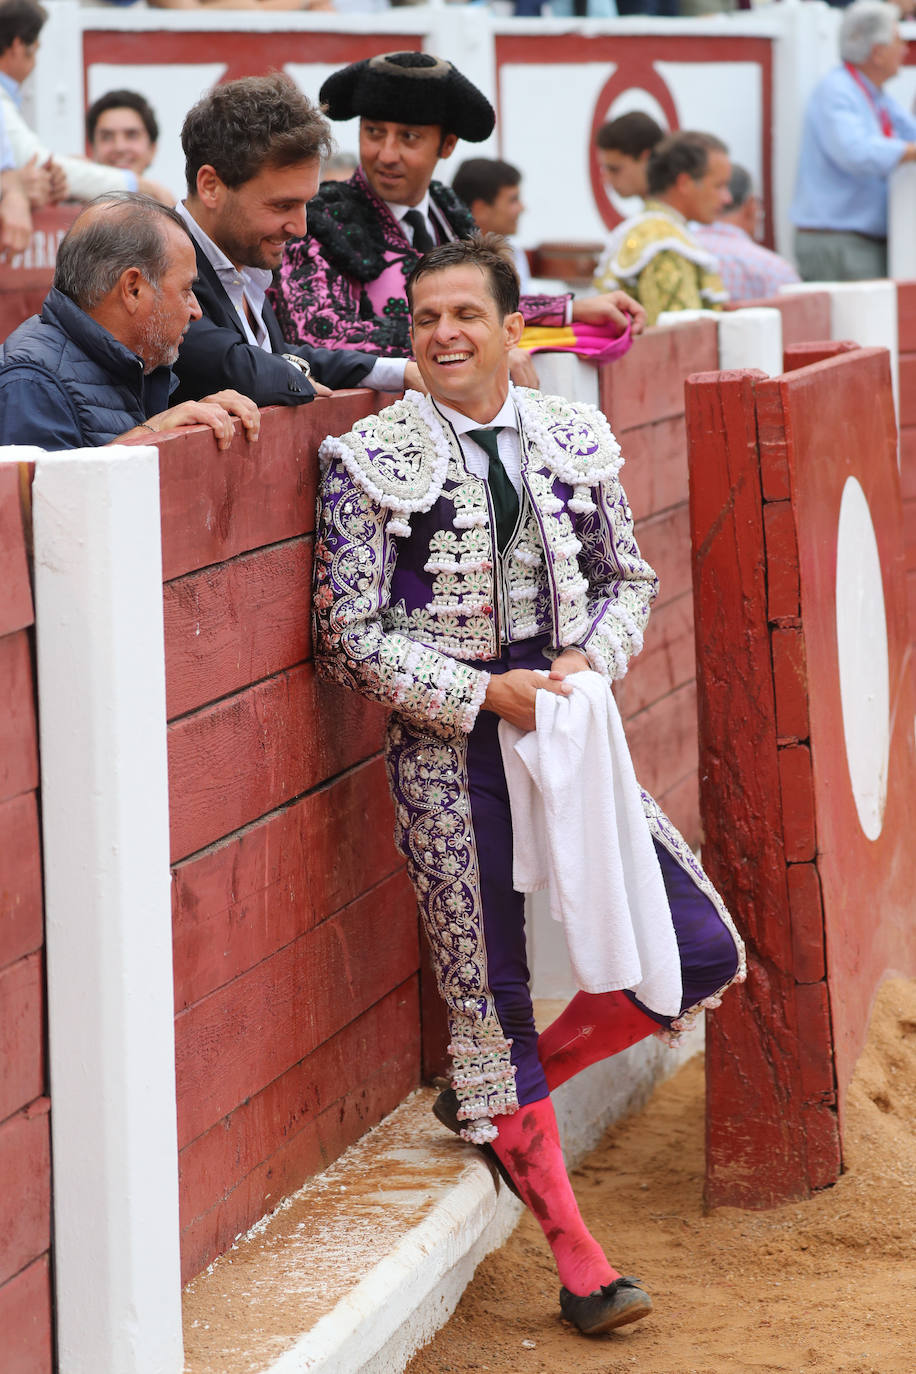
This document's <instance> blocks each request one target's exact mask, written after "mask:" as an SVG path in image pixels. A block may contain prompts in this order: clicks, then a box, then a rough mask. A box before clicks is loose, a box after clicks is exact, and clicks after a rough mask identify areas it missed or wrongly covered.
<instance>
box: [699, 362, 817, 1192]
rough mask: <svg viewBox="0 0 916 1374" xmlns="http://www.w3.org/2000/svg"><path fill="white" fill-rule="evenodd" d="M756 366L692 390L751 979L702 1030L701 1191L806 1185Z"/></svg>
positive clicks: (708, 672)
mask: <svg viewBox="0 0 916 1374" xmlns="http://www.w3.org/2000/svg"><path fill="white" fill-rule="evenodd" d="M759 385H760V378H759V374H753V373H743V374H742V373H732V374H729V373H725V374H717V375H712V376H709V377H701V378H694V379H693V380H692V381H691V382H690V383H689V384H688V387H687V432H688V444H689V453H690V473H691V491H690V501H691V527H692V544H693V549H694V557H695V562H694V587H695V590H694V599H695V611H696V619H697V645H698V678H697V688H698V706H699V722H700V754H701V759H702V766H701V768H700V798H701V809H702V818H703V826H704V832H705V837H704V844H703V858H704V862H705V864H706V867H707V870H708V872H709V874H710V877H711V878H712V880H713V882H714V883H715V884H716V886H717V887H718V888H719V890H720V892H721V893H722V895H723V897H724V899H725V901H726V904H727V905H728V906H729V908H730V909H731V911H732V912H733V914H734V917H735V920H736V922H737V925H738V928H739V929H740V930H741V931H742V933H743V934H744V935H745V937H746V939H747V951H748V981H747V983H746V984H745V985H744V986H743V987H742V988H736V989H732V990H730V992H729V995H728V997H727V998H726V999H725V1001H724V1002H723V1005H722V1007H721V1009H720V1010H719V1011H718V1012H717V1013H716V1015H715V1016H714V1017H711V1018H710V1020H709V1024H708V1026H707V1051H706V1074H707V1155H706V1158H707V1171H706V1198H707V1200H708V1202H709V1203H710V1204H711V1205H713V1206H716V1205H721V1204H729V1205H732V1206H750V1207H766V1206H771V1205H774V1204H775V1203H777V1202H783V1201H785V1200H786V1199H787V1198H791V1197H804V1196H806V1195H807V1193H808V1188H809V1184H808V1165H807V1158H806V1155H805V1151H804V1145H803V1136H802V1131H801V1129H800V1112H801V1099H800V1093H799V1091H798V1043H797V1042H798V1029H797V1017H796V1012H795V1001H794V995H793V993H794V987H795V984H794V979H793V978H792V976H791V972H790V969H791V950H792V944H791V932H790V928H789V920H788V893H787V885H786V867H785V856H784V853H783V848H782V843H781V836H782V814H781V807H780V791H779V777H780V775H779V760H778V757H777V749H776V706H775V700H774V694H773V680H772V669H771V659H770V642H769V632H768V627H767V619H766V560H765V554H764V546H763V509H764V508H763V504H762V500H761V492H760V479H759V472H758V455H757V448H756V437H757V414H756V410H755V403H754V402H755V391H756V390H758V389H759Z"/></svg>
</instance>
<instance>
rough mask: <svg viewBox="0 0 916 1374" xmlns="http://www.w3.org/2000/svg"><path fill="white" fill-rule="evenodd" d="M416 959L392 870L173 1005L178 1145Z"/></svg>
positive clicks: (396, 980) (401, 885)
mask: <svg viewBox="0 0 916 1374" xmlns="http://www.w3.org/2000/svg"><path fill="white" fill-rule="evenodd" d="M370 952H371V953H370ZM418 963H419V950H418V940H417V919H416V901H415V898H414V895H413V889H412V888H411V886H410V883H409V882H408V880H407V877H406V875H405V874H404V873H403V872H399V873H396V874H395V875H394V876H393V877H391V878H388V879H386V881H385V882H384V883H382V884H381V885H380V886H379V887H378V888H376V889H374V890H373V891H372V892H369V893H367V894H366V895H365V896H363V897H361V898H359V899H358V900H357V901H355V902H353V903H351V904H350V905H349V906H348V907H345V908H344V910H343V911H342V912H339V913H338V914H337V915H336V916H332V917H330V918H329V919H328V920H327V921H325V922H324V923H323V924H322V925H320V926H318V927H317V928H316V929H315V930H312V931H309V932H308V933H307V934H305V935H303V936H301V937H300V938H299V939H298V940H296V941H294V942H293V944H291V945H287V946H286V947H285V948H284V949H282V950H279V951H278V952H277V953H276V954H274V955H272V956H271V957H270V958H268V959H265V960H264V961H263V962H262V963H260V964H259V965H258V966H257V967H256V968H254V969H251V970H249V971H248V972H247V973H244V974H242V975H241V976H240V977H239V978H236V979H235V980H234V981H233V982H232V983H230V984H228V985H227V986H226V987H224V988H220V989H219V990H218V991H217V992H214V993H212V994H211V995H210V996H209V997H206V998H204V1000H203V1001H202V1002H198V1003H197V1004H196V1005H195V1006H193V1007H191V1008H189V1009H188V1010H187V1011H183V1012H180V1013H179V1014H178V1016H176V1018H175V1037H176V1054H175V1062H176V1073H177V1079H178V1129H179V1143H180V1145H186V1144H187V1143H188V1142H189V1141H190V1140H193V1139H194V1138H195V1137H196V1136H198V1135H200V1134H201V1133H202V1132H203V1131H204V1130H206V1129H207V1128H208V1127H210V1126H212V1125H213V1124H214V1123H215V1122H217V1121H218V1120H220V1118H221V1117H224V1116H225V1115H226V1114H227V1113H228V1112H230V1111H232V1110H233V1109H234V1108H235V1107H237V1106H238V1105H239V1103H240V1102H243V1101H244V1100H245V1099H246V1098H247V1097H250V1096H251V1094H252V1093H254V1092H258V1091H259V1090H260V1089H261V1088H263V1087H265V1086H266V1085H267V1084H268V1083H270V1082H272V1081H273V1080H274V1079H275V1078H277V1077H278V1076H279V1075H280V1074H281V1073H283V1072H285V1071H286V1070H287V1069H289V1068H290V1067H291V1066H292V1065H294V1064H297V1063H298V1062H299V1061H300V1060H301V1059H303V1058H305V1056H306V1055H308V1054H311V1053H312V1052H313V1051H314V1050H315V1049H316V1048H317V1046H318V1045H319V1044H321V1042H322V1041H323V1040H326V1039H327V1038H328V1036H330V1035H333V1034H335V1033H336V1032H337V1031H338V1030H340V1029H341V1028H342V1027H343V1026H344V1025H346V1024H347V1023H348V1022H349V1021H352V1020H353V1019H354V1018H355V1017H356V1016H359V1015H360V1013H361V1012H363V1011H365V1010H366V1009H367V1008H368V1007H369V1006H371V1005H372V1003H373V1002H377V1001H379V999H380V998H382V997H384V996H385V994H386V993H387V992H388V991H389V990H390V989H391V988H393V987H396V986H397V985H398V984H400V983H402V982H403V981H404V980H405V979H406V978H408V977H410V976H411V975H412V974H414V973H415V972H416V970H417V967H418Z"/></svg>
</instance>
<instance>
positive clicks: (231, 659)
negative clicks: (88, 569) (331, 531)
mask: <svg viewBox="0 0 916 1374" xmlns="http://www.w3.org/2000/svg"><path fill="white" fill-rule="evenodd" d="M311 572H312V550H311V542H310V541H309V540H307V539H296V540H293V541H291V542H290V543H288V544H280V545H278V546H276V547H274V548H269V549H263V550H259V551H258V552H256V553H252V554H247V555H244V556H242V557H239V558H235V559H231V560H230V561H229V562H228V563H222V564H220V565H218V566H217V567H215V568H207V569H205V570H204V571H203V572H197V573H190V574H188V575H187V576H186V577H182V578H178V579H177V580H176V581H174V582H168V583H166V585H165V587H164V588H163V606H164V612H165V685H166V699H167V704H168V715H169V719H170V720H171V719H174V717H175V716H180V715H184V714H185V712H187V711H192V710H194V709H196V708H197V707H199V706H203V705H205V704H206V703H207V702H210V701H216V700H217V699H218V698H219V697H224V696H228V695H229V693H230V692H237V691H238V690H239V688H240V687H245V686H247V685H248V684H249V683H252V682H258V681H259V680H260V679H262V678H267V677H272V676H273V675H274V674H275V673H278V672H280V671H281V669H283V668H290V667H292V666H293V665H294V664H296V663H301V662H302V661H303V660H304V659H306V658H309V657H310V655H311V615H310V610H311V602H310V597H309V592H310V587H311Z"/></svg>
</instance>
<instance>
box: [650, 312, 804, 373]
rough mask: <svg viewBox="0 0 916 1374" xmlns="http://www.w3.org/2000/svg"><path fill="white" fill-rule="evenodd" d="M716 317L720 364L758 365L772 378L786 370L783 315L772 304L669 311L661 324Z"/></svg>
mask: <svg viewBox="0 0 916 1374" xmlns="http://www.w3.org/2000/svg"><path fill="white" fill-rule="evenodd" d="M694 320H714V321H715V323H716V326H717V328H718V332H719V339H718V348H719V367H720V368H722V370H723V371H726V370H731V369H732V368H745V367H758V368H760V369H761V371H763V372H766V373H767V374H768V375H769V376H770V377H778V376H779V374H780V373H781V372H782V316H781V315H780V313H779V311H778V310H776V309H774V308H773V307H772V306H765V305H758V306H748V307H747V309H746V310H665V311H663V312H662V314H661V315H659V317H658V324H659V325H661V326H666V327H669V328H670V327H672V326H676V325H685V324H692V322H693V321H694Z"/></svg>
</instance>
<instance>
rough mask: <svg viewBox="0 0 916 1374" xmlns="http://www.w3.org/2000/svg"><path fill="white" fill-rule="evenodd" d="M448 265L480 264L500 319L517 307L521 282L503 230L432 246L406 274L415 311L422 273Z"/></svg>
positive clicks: (408, 289)
mask: <svg viewBox="0 0 916 1374" xmlns="http://www.w3.org/2000/svg"><path fill="white" fill-rule="evenodd" d="M449 267H478V268H479V269H480V271H481V272H482V273H483V275H484V276H485V277H486V279H487V282H488V285H489V288H490V295H491V296H492V297H493V300H494V302H495V304H496V308H497V310H498V311H499V316H500V319H505V317H506V316H507V315H512V314H514V313H515V311H516V310H518V298H519V282H518V273H517V272H516V270H515V263H514V262H513V260H512V249H511V248H510V247H509V244H508V243H507V242H506V240H505V239H504V238H503V236H502V234H477V233H475V234H472V235H471V236H470V238H467V239H455V240H454V241H453V242H452V243H440V244H439V245H438V247H436V248H431V249H430V250H429V252H428V253H424V255H423V257H422V258H421V259H420V261H419V262H418V263H417V265H416V267H415V268H414V269H413V271H412V272H411V274H410V276H409V277H408V278H407V304H408V305H409V306H410V309H411V311H413V288H414V287H415V286H416V284H417V282H418V281H420V279H421V278H422V277H429V276H431V275H432V274H433V273H434V272H445V271H446V270H447V269H448V268H449Z"/></svg>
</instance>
